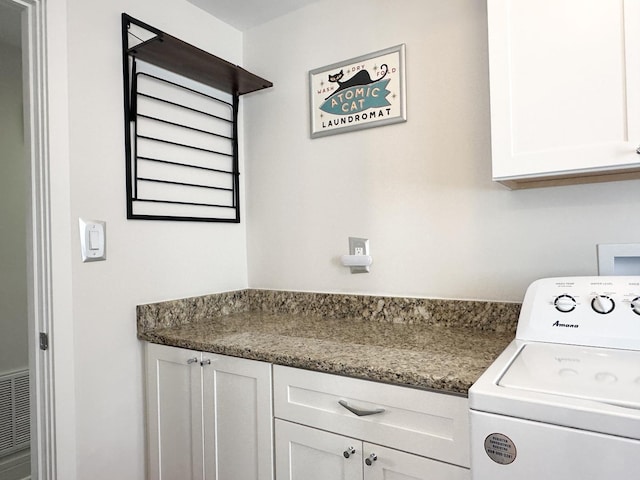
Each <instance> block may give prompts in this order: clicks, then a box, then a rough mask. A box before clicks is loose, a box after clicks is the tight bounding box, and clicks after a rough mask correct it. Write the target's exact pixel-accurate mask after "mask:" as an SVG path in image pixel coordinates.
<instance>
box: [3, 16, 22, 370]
mask: <svg viewBox="0 0 640 480" xmlns="http://www.w3.org/2000/svg"><path fill="white" fill-rule="evenodd" d="M5 12H6V9H5V10H3V14H5ZM9 13H11V10H9V11H8V12H6V14H9ZM0 145H2V150H1V153H0V239H1V240H0V332H2V333H1V334H0V374H3V373H7V372H12V371H15V370H20V369H24V368H27V367H28V365H29V358H28V348H27V346H28V343H27V327H28V320H27V251H26V228H27V226H26V201H27V192H26V185H27V183H26V182H27V180H26V173H25V172H26V166H27V165H26V158H25V148H24V128H23V114H22V53H21V49H20V48H19V47H16V46H13V45H10V44H8V43H5V42H2V41H0Z"/></svg>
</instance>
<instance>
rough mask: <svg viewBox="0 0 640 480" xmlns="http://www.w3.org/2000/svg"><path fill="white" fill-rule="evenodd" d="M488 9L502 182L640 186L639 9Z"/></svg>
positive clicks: (494, 2) (538, 2) (497, 1)
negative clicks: (624, 181)
mask: <svg viewBox="0 0 640 480" xmlns="http://www.w3.org/2000/svg"><path fill="white" fill-rule="evenodd" d="M487 8H488V28H489V72H490V85H491V137H492V139H491V144H492V157H493V177H494V180H497V181H501V182H503V183H505V184H506V185H508V186H511V187H523V186H525V187H526V186H536V185H535V182H534V180H536V179H543V180H544V179H546V180H553V179H558V178H561V179H562V178H565V179H566V178H571V179H572V180H570V181H569V182H558V183H579V182H586V181H602V180H606V179H610V180H614V179H619V178H618V177H619V176H620V175H621V174H624V176H623V177H622V178H638V175H637V173H638V172H640V155H638V154H637V153H636V148H638V147H639V146H640V0H488V1H487ZM632 172H635V173H632ZM576 178H580V179H579V180H575V179H576ZM527 182H532V184H531V185H527Z"/></svg>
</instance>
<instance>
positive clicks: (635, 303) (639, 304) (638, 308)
mask: <svg viewBox="0 0 640 480" xmlns="http://www.w3.org/2000/svg"><path fill="white" fill-rule="evenodd" d="M631 310H633V313H635V314H636V315H640V297H636V298H634V299H633V300H631Z"/></svg>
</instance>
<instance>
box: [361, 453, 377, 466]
mask: <svg viewBox="0 0 640 480" xmlns="http://www.w3.org/2000/svg"><path fill="white" fill-rule="evenodd" d="M376 460H378V455H376V454H375V453H372V454H371V455H369V456H368V457H367V458H366V459H365V461H364V463H366V464H367V465H369V466H371V465H373V462H375V461H376Z"/></svg>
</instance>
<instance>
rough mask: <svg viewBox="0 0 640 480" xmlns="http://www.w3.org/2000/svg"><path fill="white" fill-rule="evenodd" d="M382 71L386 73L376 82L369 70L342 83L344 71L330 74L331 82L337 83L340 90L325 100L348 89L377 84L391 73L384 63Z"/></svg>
mask: <svg viewBox="0 0 640 480" xmlns="http://www.w3.org/2000/svg"><path fill="white" fill-rule="evenodd" d="M380 69H382V70H383V72H384V73H383V74H382V76H381V77H380V78H376V79H375V80H372V79H371V76H370V75H369V72H368V71H367V70H360V71H359V72H358V73H356V74H355V75H354V76H353V77H351V78H350V79H348V80H345V81H344V82H341V81H340V80H342V77H344V70H340V71H339V72H338V73H334V74H333V75H332V74H329V81H330V82H333V83H337V84H338V89H337V90H336V91H335V92H333V93H332V94H331V95H329V96H328V97H327V98H325V100H328V99H330V98H331V97H333V96H334V95H335V94H336V93H338V92H341V91H342V90H345V89H347V88H351V87H356V86H362V85H369V84H370V83H375V82H378V81H380V80H382V79H383V78H384V77H385V76H386V75H387V72H388V71H389V67H388V66H387V64H386V63H383V64H382V65H380Z"/></svg>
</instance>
